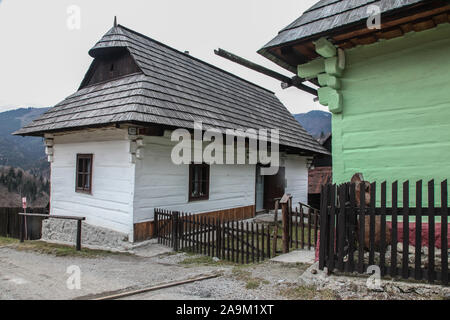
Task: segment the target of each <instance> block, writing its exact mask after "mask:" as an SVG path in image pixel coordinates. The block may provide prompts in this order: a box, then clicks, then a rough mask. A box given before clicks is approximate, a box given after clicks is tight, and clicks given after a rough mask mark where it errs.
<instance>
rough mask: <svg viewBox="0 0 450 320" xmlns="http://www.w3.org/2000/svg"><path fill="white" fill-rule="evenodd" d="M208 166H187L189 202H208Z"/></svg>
mask: <svg viewBox="0 0 450 320" xmlns="http://www.w3.org/2000/svg"><path fill="white" fill-rule="evenodd" d="M208 198H209V165H207V164H204V163H203V164H193V163H192V164H190V165H189V201H198V200H208Z"/></svg>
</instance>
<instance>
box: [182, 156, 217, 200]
mask: <svg viewBox="0 0 450 320" xmlns="http://www.w3.org/2000/svg"><path fill="white" fill-rule="evenodd" d="M197 166H201V167H202V168H203V169H205V168H206V169H207V174H206V179H205V183H206V187H205V189H206V194H204V195H202V196H193V195H192V191H193V182H194V181H193V178H194V168H195V167H197ZM210 173H211V166H210V165H209V164H206V163H201V164H199V163H191V164H189V191H188V192H189V202H194V201H204V200H209V186H210Z"/></svg>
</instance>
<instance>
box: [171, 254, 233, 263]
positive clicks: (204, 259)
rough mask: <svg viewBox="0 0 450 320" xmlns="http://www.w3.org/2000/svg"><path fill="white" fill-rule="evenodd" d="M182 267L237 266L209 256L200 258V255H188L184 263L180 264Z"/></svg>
mask: <svg viewBox="0 0 450 320" xmlns="http://www.w3.org/2000/svg"><path fill="white" fill-rule="evenodd" d="M179 263H180V264H182V265H186V266H196V265H197V266H198V265H201V266H225V265H228V266H230V265H235V263H233V262H229V261H226V260H217V261H216V260H215V259H213V258H212V257H209V256H199V255H193V254H188V257H187V258H186V259H184V260H183V261H181V262H179Z"/></svg>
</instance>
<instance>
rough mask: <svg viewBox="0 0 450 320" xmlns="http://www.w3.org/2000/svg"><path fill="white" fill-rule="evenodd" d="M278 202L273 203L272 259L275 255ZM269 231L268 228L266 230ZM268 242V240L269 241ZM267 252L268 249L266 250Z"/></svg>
mask: <svg viewBox="0 0 450 320" xmlns="http://www.w3.org/2000/svg"><path fill="white" fill-rule="evenodd" d="M279 204H280V201H279V200H277V201H275V215H274V222H273V223H274V228H273V236H274V239H275V241H273V242H272V257H275V256H276V254H277V242H278V241H277V238H276V237H278V208H279ZM267 229H269V228H267ZM269 242H270V239H269ZM267 249H268V250H269V247H268V248H267ZM269 257H270V253H269Z"/></svg>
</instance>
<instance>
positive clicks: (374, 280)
mask: <svg viewBox="0 0 450 320" xmlns="http://www.w3.org/2000/svg"><path fill="white" fill-rule="evenodd" d="M367 274H370V275H371V276H370V277H369V278H367V281H366V286H367V288H368V289H370V290H378V291H380V290H383V288H382V287H381V269H380V267H379V266H375V265H373V266H369V267H368V268H367Z"/></svg>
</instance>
